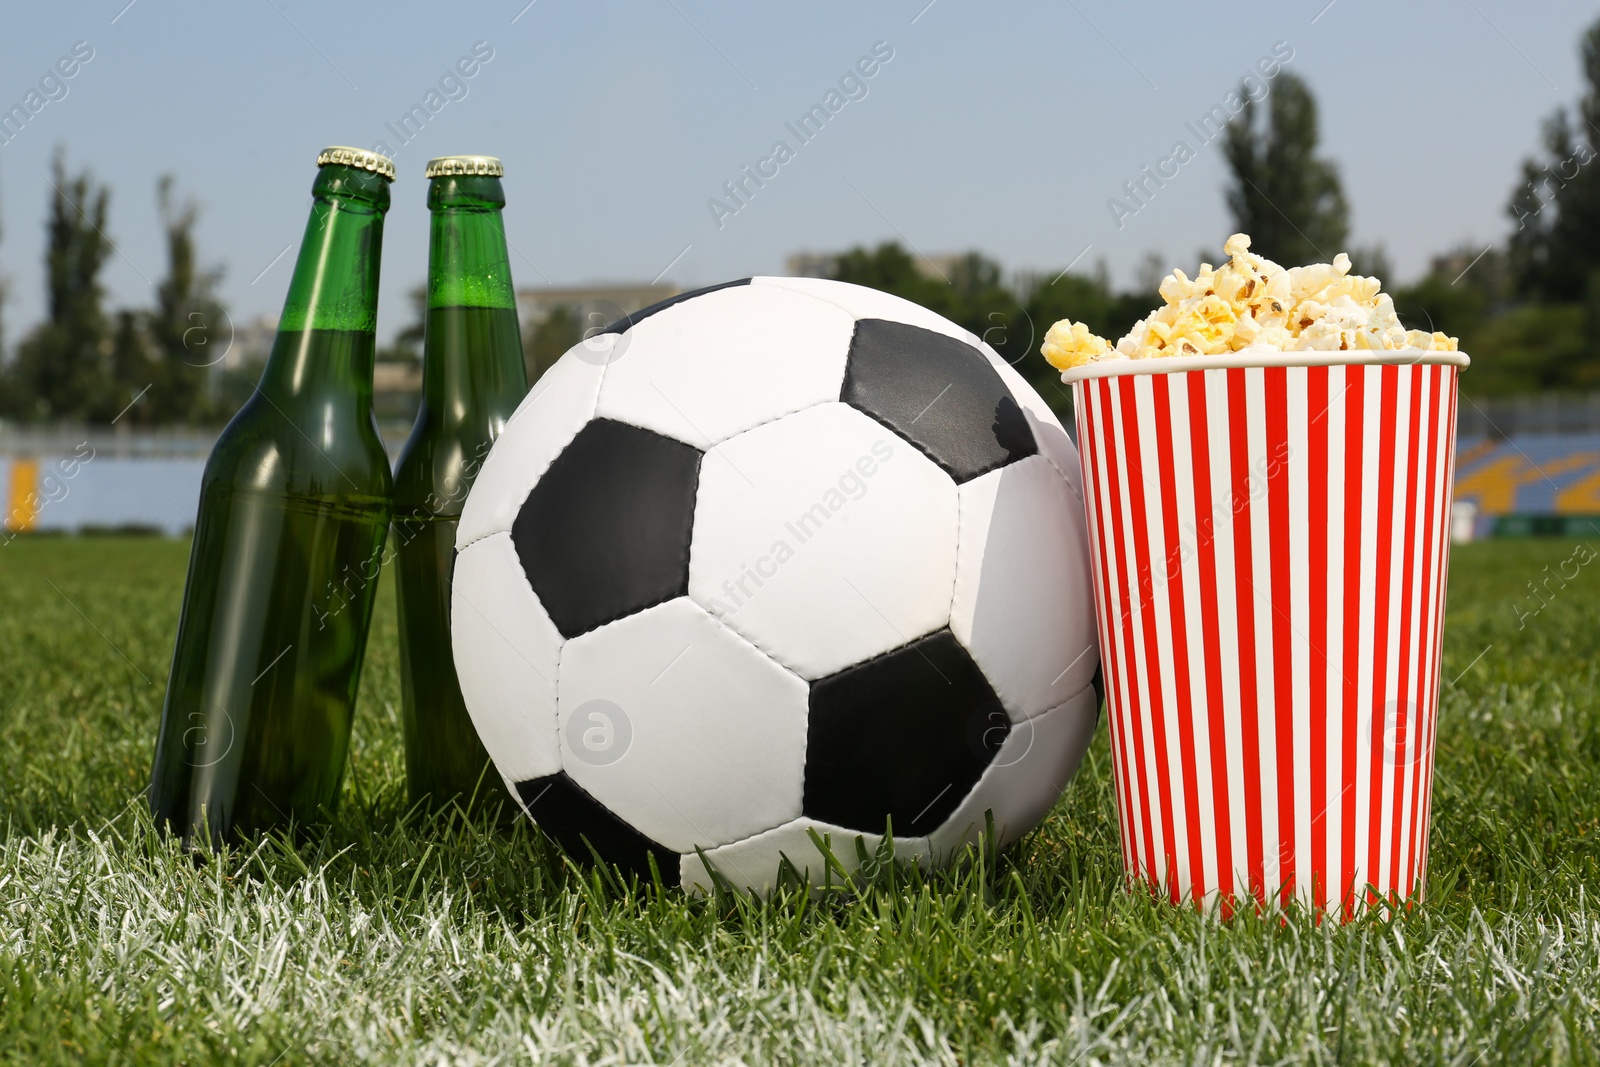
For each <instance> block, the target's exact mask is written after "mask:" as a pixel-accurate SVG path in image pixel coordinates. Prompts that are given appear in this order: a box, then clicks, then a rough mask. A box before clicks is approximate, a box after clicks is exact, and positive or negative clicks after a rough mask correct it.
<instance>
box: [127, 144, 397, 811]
mask: <svg viewBox="0 0 1600 1067" xmlns="http://www.w3.org/2000/svg"><path fill="white" fill-rule="evenodd" d="M317 166H318V171H317V178H316V181H315V182H314V183H313V184H312V186H311V196H312V203H311V217H310V219H309V220H308V221H307V223H306V229H305V236H304V237H303V239H302V240H301V244H300V256H299V259H298V260H297V261H296V262H295V267H294V277H293V278H292V279H291V281H290V283H289V294H288V296H287V297H286V298H285V299H284V304H283V316H282V318H280V319H279V321H278V336H277V339H276V340H275V341H274V342H273V345H272V352H271V354H270V355H269V356H268V358H267V365H266V369H265V370H264V371H263V372H262V375H261V383H260V384H259V385H258V386H257V387H256V391H255V393H254V394H253V395H252V396H251V397H250V399H249V400H248V401H246V402H245V404H244V406H243V407H242V408H240V409H239V413H238V414H237V415H235V416H234V417H233V420H232V421H231V422H229V423H228V426H227V428H226V429H224V430H223V431H222V434H221V436H220V437H219V438H218V439H217V444H216V447H215V448H214V449H213V450H212V452H211V458H210V459H209V460H207V462H206V469H205V474H204V476H203V478H202V480H201V487H200V513H199V517H198V518H197V519H196V521H195V530H194V543H193V546H192V547H191V548H190V552H189V578H188V583H187V585H186V586H185V588H184V594H183V614H182V617H181V619H180V621H179V623H178V638H177V643H176V647H175V648H174V649H173V653H172V673H171V676H170V677H169V678H168V680H167V698H166V704H165V707H164V708H163V709H162V713H161V732H160V736H159V738H158V740H157V741H156V757H155V769H154V772H153V774H152V778H151V783H150V807H151V810H152V813H153V814H154V816H155V818H156V822H157V824H158V825H165V826H167V827H169V828H171V829H172V830H174V831H175V832H178V833H181V834H182V835H183V836H184V838H185V840H189V839H191V838H192V837H194V836H196V835H197V833H199V832H200V831H201V830H202V828H208V830H209V837H210V838H211V839H212V840H213V841H220V840H222V839H225V838H228V837H231V836H233V835H234V834H235V833H241V834H250V833H254V832H257V831H260V830H267V829H273V828H278V827H284V826H287V825H289V824H291V823H295V824H305V823H310V822H325V821H327V820H328V818H329V817H330V816H331V815H332V813H333V810H334V807H335V804H336V803H337V801H338V797H339V785H340V782H341V780H342V779H343V776H344V766H345V755H346V751H347V749H348V747H349V742H350V725H351V719H352V716H353V714H354V711H355V701H356V686H357V683H358V681H359V679H360V677H361V659H362V655H363V653H364V651H365V649H366V644H367V629H368V626H369V624H370V623H371V621H372V604H373V598H374V596H375V594H376V592H377V584H378V583H377V578H378V568H379V565H380V563H381V556H382V551H383V541H384V535H385V533H386V531H387V529H388V526H389V492H390V476H389V463H388V458H387V457H386V456H385V454H384V450H383V444H382V442H381V441H380V440H379V438H378V430H377V426H376V424H375V423H374V421H373V417H372V362H373V354H374V346H373V339H374V336H375V333H374V331H375V328H376V325H377V322H376V319H377V310H378V263H379V259H380V256H381V253H382V248H383V217H384V213H385V212H386V211H388V209H389V183H390V182H391V181H393V180H394V164H393V163H391V162H390V161H389V160H387V159H385V158H384V157H382V156H379V155H376V154H374V153H372V152H365V151H362V150H360V149H353V148H330V149H327V150H325V151H324V152H323V153H322V154H321V155H319V156H318V157H317Z"/></svg>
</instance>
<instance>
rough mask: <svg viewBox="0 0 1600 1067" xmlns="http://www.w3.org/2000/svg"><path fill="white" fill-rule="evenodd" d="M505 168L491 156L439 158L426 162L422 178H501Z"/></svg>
mask: <svg viewBox="0 0 1600 1067" xmlns="http://www.w3.org/2000/svg"><path fill="white" fill-rule="evenodd" d="M505 173H506V168H505V165H504V164H502V163H501V162H500V161H499V160H498V159H496V158H494V157H493V156H440V157H439V158H438V159H430V160H428V169H427V170H426V171H425V172H424V173H423V175H422V176H423V177H424V178H444V177H447V176H449V175H453V174H477V175H481V176H483V177H486V178H502V177H504V176H505Z"/></svg>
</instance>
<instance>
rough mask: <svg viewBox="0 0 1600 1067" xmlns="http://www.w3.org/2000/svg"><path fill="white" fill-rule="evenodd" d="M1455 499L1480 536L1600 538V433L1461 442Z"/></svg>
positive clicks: (1487, 438) (1457, 456)
mask: <svg viewBox="0 0 1600 1067" xmlns="http://www.w3.org/2000/svg"><path fill="white" fill-rule="evenodd" d="M1456 500H1457V501H1458V502H1463V501H1470V502H1471V503H1473V504H1475V505H1476V506H1477V518H1476V521H1475V528H1474V531H1473V533H1474V536H1475V537H1491V536H1517V535H1527V534H1559V535H1566V536H1578V535H1580V534H1589V533H1600V433H1580V434H1555V433H1543V434H1541V433H1518V434H1514V435H1512V436H1511V437H1507V438H1500V437H1476V438H1460V439H1458V440H1457V441H1456Z"/></svg>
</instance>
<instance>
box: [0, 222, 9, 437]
mask: <svg viewBox="0 0 1600 1067" xmlns="http://www.w3.org/2000/svg"><path fill="white" fill-rule="evenodd" d="M3 235H4V231H3V230H0V236H3ZM6 285H7V283H6V276H5V274H4V273H0V386H4V384H5V372H6V320H5V310H6ZM3 413H4V408H3V406H0V414H3Z"/></svg>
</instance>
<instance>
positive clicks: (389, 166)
mask: <svg viewBox="0 0 1600 1067" xmlns="http://www.w3.org/2000/svg"><path fill="white" fill-rule="evenodd" d="M329 163H342V164H344V165H345V166H347V167H356V168H357V169H359V170H370V171H372V172H373V173H374V174H376V175H378V177H380V178H387V179H388V180H389V181H394V160H392V159H390V158H389V157H388V156H380V155H378V153H376V152H368V151H367V150H366V149H365V148H345V147H343V146H341V145H334V146H333V147H331V148H324V149H323V150H322V151H320V152H318V153H317V166H319V167H326V166H327V165H328V164H329Z"/></svg>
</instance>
